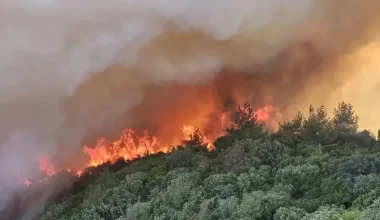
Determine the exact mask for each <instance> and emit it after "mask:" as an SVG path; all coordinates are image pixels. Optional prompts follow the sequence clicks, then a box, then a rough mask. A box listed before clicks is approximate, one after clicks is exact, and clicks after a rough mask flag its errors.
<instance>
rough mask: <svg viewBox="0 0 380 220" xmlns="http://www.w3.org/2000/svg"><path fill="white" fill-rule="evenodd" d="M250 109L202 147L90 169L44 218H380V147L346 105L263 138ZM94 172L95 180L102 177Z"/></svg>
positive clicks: (316, 112) (194, 143)
mask: <svg viewBox="0 0 380 220" xmlns="http://www.w3.org/2000/svg"><path fill="white" fill-rule="evenodd" d="M253 115H254V112H253V111H252V108H251V107H250V106H249V105H244V106H241V107H240V108H239V109H238V111H237V112H236V114H235V123H236V128H235V129H229V130H228V131H227V135H225V136H223V137H220V138H219V139H217V140H216V141H215V147H216V149H215V150H214V151H211V152H208V151H207V150H206V148H205V147H204V146H202V144H200V143H202V134H200V133H195V134H194V135H193V136H192V138H191V141H188V142H187V143H184V146H183V147H179V148H178V149H177V150H175V151H173V152H172V153H170V154H163V153H162V154H157V155H150V156H146V157H143V158H141V159H138V160H135V161H133V162H123V161H120V163H116V164H112V165H111V164H105V165H103V166H100V167H96V168H91V169H89V170H87V171H86V172H85V173H84V174H83V176H82V177H81V178H80V181H79V182H78V183H76V184H75V185H74V188H73V190H72V192H70V193H68V194H66V195H64V196H63V198H61V199H60V200H59V201H57V202H56V203H55V204H51V205H50V206H48V207H47V210H46V211H45V212H44V214H43V215H41V216H39V217H38V218H36V219H40V220H144V219H152V220H172V219H173V220H174V219H181V220H191V219H202V220H212V219H215V220H216V219H230V220H235V219H236V220H237V219H239V220H252V219H255V220H270V219H274V220H327V219H337V220H338V219H344V220H353V219H360V220H371V219H373V220H375V219H380V142H379V140H378V138H379V137H375V136H374V135H373V134H371V133H370V132H369V131H358V117H357V116H355V112H354V110H353V108H352V106H351V105H350V104H347V103H344V102H342V103H339V105H338V106H337V108H336V109H335V111H334V114H333V115H331V116H330V117H329V116H328V115H327V113H326V111H325V109H324V108H323V107H320V108H317V109H314V108H313V107H312V106H311V107H310V110H309V115H306V116H303V115H302V114H300V113H299V114H297V115H296V116H295V117H294V119H292V120H289V121H286V122H284V123H282V124H281V125H280V129H279V131H278V132H276V133H273V134H269V133H267V132H265V129H264V127H263V126H262V125H260V124H258V123H257V120H256V118H255V117H252V116H253ZM98 174H99V175H98Z"/></svg>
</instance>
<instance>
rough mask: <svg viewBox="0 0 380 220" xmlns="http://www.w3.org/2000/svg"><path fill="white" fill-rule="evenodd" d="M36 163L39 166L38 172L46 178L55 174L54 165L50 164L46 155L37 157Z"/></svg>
mask: <svg viewBox="0 0 380 220" xmlns="http://www.w3.org/2000/svg"><path fill="white" fill-rule="evenodd" d="M37 161H38V163H39V166H40V171H41V172H43V173H45V174H46V175H47V176H52V175H53V174H54V173H56V171H55V169H54V165H53V164H52V163H51V160H50V157H49V156H47V155H39V156H37Z"/></svg>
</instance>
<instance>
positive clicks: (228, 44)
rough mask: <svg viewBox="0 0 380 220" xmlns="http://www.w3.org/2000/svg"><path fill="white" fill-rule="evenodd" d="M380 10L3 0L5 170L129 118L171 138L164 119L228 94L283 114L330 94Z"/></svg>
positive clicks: (306, 1) (336, 4)
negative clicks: (269, 106)
mask: <svg viewBox="0 0 380 220" xmlns="http://www.w3.org/2000/svg"><path fill="white" fill-rule="evenodd" d="M379 10H380V3H379V1H377V0H367V1H359V0H337V1H329V0H319V1H317V0H289V1H283V0H270V1H252V0H238V1H236V0H222V1H221V0H209V1H201V0H193V1H189V0H180V1H178V0H176V1H174V0H173V1H172V0H158V1H147V0H139V1H134V0H121V1H101V0H91V1H89V0H83V1H73V0H66V1H62V0H40V1H27V0H12V1H11V0H0V45H1V49H0V57H1V60H0V78H1V82H0V113H1V114H0V122H1V124H0V146H1V147H0V176H1V177H2V178H5V179H7V178H8V177H9V178H13V177H14V175H15V174H16V173H19V174H20V173H21V174H22V175H27V176H30V175H33V173H35V169H36V167H35V165H33V164H34V163H35V157H34V155H37V154H40V153H44V154H48V155H51V156H54V157H55V160H56V161H57V163H61V164H65V163H67V162H68V161H70V162H69V163H70V164H71V165H73V161H72V160H71V159H72V158H71V157H72V156H73V155H75V154H76V153H73V152H78V151H80V149H81V146H82V144H83V143H86V142H91V141H94V140H95V139H96V137H98V136H99V135H108V136H112V135H117V134H118V132H120V129H121V128H123V127H126V126H134V127H138V128H140V127H141V129H143V128H144V127H146V128H148V129H150V130H155V131H160V132H162V133H165V134H162V135H163V136H167V135H170V132H169V131H170V129H171V127H170V126H172V127H175V126H177V124H176V123H178V124H180V123H183V122H182V121H181V120H179V121H178V122H175V123H174V122H173V123H167V124H164V123H165V120H164V119H167V118H168V117H169V115H170V116H173V117H175V116H178V118H179V119H183V118H186V117H187V116H188V118H192V119H194V117H196V115H197V114H199V113H200V112H201V110H200V109H205V108H208V109H211V110H217V111H223V108H225V107H226V105H227V104H226V102H228V100H229V99H232V100H233V101H234V102H238V101H242V100H244V99H250V101H251V102H254V104H255V105H258V106H259V105H263V104H273V105H274V106H276V107H277V108H279V111H280V112H282V113H283V114H284V115H286V114H290V113H294V111H295V109H296V108H298V107H299V106H301V104H303V102H305V103H306V101H307V102H309V103H307V104H310V101H311V100H318V98H320V97H324V100H322V101H326V95H329V94H332V92H333V91H335V89H336V88H337V87H341V86H344V85H345V83H346V82H347V81H348V80H349V79H351V78H352V77H355V76H357V74H356V72H352V71H348V72H346V73H345V74H342V73H341V70H342V69H341V66H345V65H346V64H347V60H349V61H352V60H355V57H356V51H358V50H359V49H360V48H362V47H363V46H366V45H367V44H368V43H370V42H373V41H375V39H374V37H375V35H376V34H377V33H376V31H377V30H376V27H378V25H379V16H378V11H379ZM348 55H350V56H352V57H354V58H352V57H349V58H346V56H348ZM349 64H350V65H361V64H360V63H357V62H354V63H352V62H350V63H349ZM379 69H380V68H379ZM345 70H346V69H345ZM372 77H373V78H375V77H376V74H373V75H372ZM377 86H378V85H377ZM322 91H323V92H322ZM377 91H378V90H377ZM311 92H313V93H312V94H311ZM317 93H318V94H317ZM177 99H180V101H179V103H180V104H178V103H177ZM210 100H212V101H211V102H210ZM205 106H206V107H205ZM175 112H177V113H175ZM203 112H204V111H203ZM206 113H207V114H208V113H210V112H206ZM206 113H205V114H206ZM363 117H365V116H363ZM168 120H169V119H168ZM160 124H161V125H162V127H165V126H166V128H157V125H160ZM154 126H156V127H154ZM169 128H170V129H169ZM165 129H166V130H165Z"/></svg>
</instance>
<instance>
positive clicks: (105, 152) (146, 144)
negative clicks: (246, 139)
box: [77, 105, 273, 176]
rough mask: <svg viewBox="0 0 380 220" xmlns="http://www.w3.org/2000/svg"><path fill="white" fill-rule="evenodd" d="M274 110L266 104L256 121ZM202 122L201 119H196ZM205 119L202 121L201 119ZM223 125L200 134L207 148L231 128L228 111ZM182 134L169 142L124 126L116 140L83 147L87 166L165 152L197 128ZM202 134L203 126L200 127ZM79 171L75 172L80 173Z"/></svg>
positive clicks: (184, 128) (184, 129)
mask: <svg viewBox="0 0 380 220" xmlns="http://www.w3.org/2000/svg"><path fill="white" fill-rule="evenodd" d="M272 111H273V107H272V106H269V105H268V106H265V107H263V108H259V109H257V110H256V113H255V114H256V117H257V121H259V122H260V123H266V122H267V121H268V120H269V119H270V113H271V112H272ZM197 121H202V120H199V119H198V120H197ZM203 121H205V120H203ZM216 124H219V125H221V126H222V127H220V128H218V129H217V130H218V131H219V132H218V133H214V134H210V135H203V136H202V141H203V143H202V144H204V145H205V146H206V147H207V149H208V150H210V151H211V150H214V149H215V146H214V144H213V142H214V140H215V139H216V138H218V137H220V136H222V135H224V132H223V130H224V129H225V128H227V127H231V125H232V124H233V122H232V121H231V120H230V119H229V118H228V113H224V114H221V116H220V122H219V123H216ZM181 130H182V137H172V140H170V141H169V142H162V141H160V140H159V138H158V137H155V136H149V135H148V132H144V134H143V135H142V136H138V135H136V134H135V131H133V130H131V129H126V130H124V131H123V133H122V135H121V136H120V138H119V139H118V140H116V141H110V140H107V139H105V138H101V139H99V140H98V141H97V144H96V146H95V147H93V148H91V147H88V146H84V149H83V151H84V153H85V154H86V155H87V156H88V157H89V158H90V160H89V163H88V164H87V166H88V167H92V166H98V165H101V164H103V163H106V162H115V161H116V160H118V159H120V158H123V159H124V160H126V161H128V160H133V159H136V158H139V157H143V156H145V155H150V154H156V153H159V152H164V153H168V152H170V151H172V150H174V149H175V148H174V147H173V146H177V145H181V144H182V143H183V142H182V141H188V140H190V137H191V136H192V135H193V134H194V133H195V132H196V131H197V127H195V126H192V125H187V124H184V125H183V126H182V129H181ZM199 131H200V132H201V133H202V132H203V129H202V127H200V128H199ZM173 133H174V132H173ZM81 172H82V171H79V172H78V173H77V174H78V175H79V176H80V175H81Z"/></svg>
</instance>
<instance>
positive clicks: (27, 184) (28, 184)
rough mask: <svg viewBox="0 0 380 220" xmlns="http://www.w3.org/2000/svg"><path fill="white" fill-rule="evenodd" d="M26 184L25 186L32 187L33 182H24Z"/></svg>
mask: <svg viewBox="0 0 380 220" xmlns="http://www.w3.org/2000/svg"><path fill="white" fill-rule="evenodd" d="M24 184H25V186H30V185H31V184H32V182H30V181H29V180H24Z"/></svg>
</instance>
